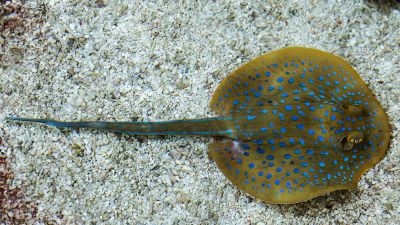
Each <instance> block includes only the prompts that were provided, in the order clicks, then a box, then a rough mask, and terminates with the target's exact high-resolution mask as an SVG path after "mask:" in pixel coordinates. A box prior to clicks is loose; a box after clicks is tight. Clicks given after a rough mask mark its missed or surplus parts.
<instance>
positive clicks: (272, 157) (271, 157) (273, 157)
mask: <svg viewBox="0 0 400 225" xmlns="http://www.w3.org/2000/svg"><path fill="white" fill-rule="evenodd" d="M267 159H268V160H274V159H275V156H273V155H267Z"/></svg>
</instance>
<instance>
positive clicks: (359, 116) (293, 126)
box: [209, 47, 390, 204]
mask: <svg viewBox="0 0 400 225" xmlns="http://www.w3.org/2000/svg"><path fill="white" fill-rule="evenodd" d="M211 107H212V109H213V110H215V111H216V112H218V113H219V114H221V115H223V116H225V117H228V118H231V119H230V120H229V124H228V128H229V129H231V130H232V137H231V139H223V140H216V142H215V143H213V144H211V145H210V152H209V155H210V156H211V157H212V158H213V159H214V160H215V161H216V163H217V165H218V167H219V169H220V170H221V171H222V173H223V174H224V175H225V176H226V177H227V178H228V179H229V180H230V181H231V182H232V183H233V184H235V185H236V186H238V187H239V188H240V189H242V190H244V191H245V192H247V193H249V194H250V195H252V196H255V197H256V198H259V199H262V200H264V201H266V202H271V203H282V204H285V203H296V202H301V201H306V200H308V199H311V198H314V197H317V196H320V195H324V194H326V193H328V192H332V191H335V190H340V189H354V188H356V187H357V183H358V181H359V179H360V176H361V175H362V174H363V173H364V172H365V171H366V170H368V169H370V168H371V167H373V166H374V165H375V164H377V163H378V162H379V161H381V160H382V158H383V157H384V156H385V154H386V152H387V149H388V145H389V137H390V131H389V123H388V119H387V115H386V113H385V112H384V110H383V109H382V107H381V105H380V104H379V102H378V101H377V100H376V99H375V97H374V95H373V94H372V93H371V91H370V90H369V89H368V87H367V86H366V84H365V83H364V81H363V80H362V79H361V77H360V76H359V75H358V74H357V72H356V71H355V70H354V69H353V68H352V67H351V66H350V65H349V64H348V63H347V62H346V61H344V60H343V59H342V58H340V57H338V56H335V55H332V54H330V53H326V52H323V51H320V50H316V49H311V48H303V47H288V48H283V49H280V50H277V51H273V52H271V53H268V54H265V55H262V56H260V57H257V58H255V59H253V60H251V61H250V62H248V63H247V64H245V65H243V66H242V67H240V68H239V69H237V70H236V71H234V72H233V73H231V74H230V75H229V76H228V77H226V78H225V79H224V80H223V82H222V83H221V84H220V85H219V86H218V88H217V90H216V91H215V94H214V95H213V98H212V100H211Z"/></svg>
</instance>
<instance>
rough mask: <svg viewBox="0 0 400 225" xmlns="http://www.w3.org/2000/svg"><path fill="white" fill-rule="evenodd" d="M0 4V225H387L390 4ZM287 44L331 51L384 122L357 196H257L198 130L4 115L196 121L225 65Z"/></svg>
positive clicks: (399, 202) (396, 205)
mask: <svg viewBox="0 0 400 225" xmlns="http://www.w3.org/2000/svg"><path fill="white" fill-rule="evenodd" d="M0 4H1V6H0V60H1V61H0V118H1V120H0V135H1V139H0V140H2V141H1V154H2V162H3V163H4V162H6V161H7V162H8V168H9V172H8V174H9V175H7V176H8V178H7V179H6V180H7V185H6V186H7V187H6V188H5V187H2V188H0V190H1V191H3V193H1V195H0V200H1V201H2V206H1V207H2V210H1V214H0V215H1V217H0V218H1V220H3V222H5V223H13V222H16V221H17V222H26V223H33V222H42V223H64V224H80V223H87V224H89V223H96V224H98V223H107V224H353V223H354V224H400V216H399V215H400V179H399V176H400V166H399V165H400V144H399V127H400V114H399V111H400V104H399V102H400V54H399V52H400V11H399V5H400V3H396V1H372V0H364V1H363V0H358V1H333V0H325V1H314V0H301V1H300V0H292V1H280V0H276V1H263V0H260V1H238V0H233V1H196V0H190V1H189V0H188V1H123V0H121V1H112V0H109V1H108V0H97V1H89V0H88V1H75V0H74V1H61V0H51V1H41V0H35V1H21V0H19V1H16V0H15V1H12V2H10V1H4V0H3V1H0ZM288 45H300V46H307V47H314V48H318V49H322V50H325V51H328V52H332V53H334V54H337V55H340V56H342V57H343V58H345V59H346V60H347V61H349V62H350V64H351V65H353V66H354V67H355V69H356V70H357V71H358V72H359V73H360V75H361V77H362V78H363V79H364V80H365V82H366V83H367V85H368V86H369V87H370V89H371V90H372V91H373V92H374V93H375V95H376V97H377V98H378V100H379V101H380V102H381V104H382V106H383V108H384V109H385V110H386V112H387V113H388V115H389V117H390V121H391V124H392V126H393V139H392V142H391V145H390V150H389V152H388V154H387V156H386V157H385V158H384V159H383V161H382V162H381V163H379V164H378V165H377V166H375V167H374V168H373V169H371V170H370V171H368V172H367V173H366V174H365V175H363V176H362V178H361V181H360V183H359V187H358V190H355V191H351V192H350V191H341V192H335V193H332V194H329V195H327V196H323V197H319V198H317V199H314V200H311V201H308V202H305V203H301V204H295V205H272V204H266V203H263V202H261V201H259V200H255V199H253V198H252V197H249V196H248V195H247V194H245V193H244V192H242V191H239V190H238V189H237V188H236V187H234V186H233V185H232V184H231V183H230V182H229V181H228V180H227V179H226V178H225V177H224V176H223V175H222V174H221V173H220V171H219V170H218V169H217V167H216V166H215V164H214V163H213V162H211V161H210V160H208V158H207V143H209V142H210V141H211V138H197V137H161V138H158V137H139V136H127V135H120V134H115V133H107V132H100V131H92V130H66V129H56V128H50V127H45V126H40V125H32V124H15V123H8V122H6V121H5V120H4V117H6V116H24V117H44V118H55V119H60V120H138V121H150V120H166V119H176V118H195V117H205V116H211V115H212V113H211V112H210V110H209V107H208V102H209V100H210V98H211V95H212V93H213V91H214V90H215V88H216V87H217V85H218V83H219V82H220V81H221V80H222V79H223V78H224V77H225V76H227V74H229V73H230V72H231V71H232V70H234V69H235V68H237V67H239V66H240V65H242V64H243V63H244V62H247V61H249V60H250V59H251V58H253V57H256V56H258V55H261V54H263V53H265V52H268V51H270V50H274V49H279V48H282V47H284V46H288ZM12 174H13V175H12ZM2 177H3V178H2V179H3V180H5V178H4V177H5V173H4V171H3V174H2ZM2 185H4V184H2ZM6 190H14V192H12V191H8V192H7V193H6ZM15 190H17V191H15ZM17 192H18V196H17V195H16V194H15V193H17ZM13 193H14V195H13ZM14 198H15V199H18V204H14V203H15V201H16V200H15V199H14ZM13 199H14V200H13ZM21 199H22V200H21ZM6 203H7V204H6ZM13 204H14V205H13ZM26 205H28V206H26ZM24 207H25V208H24ZM27 208H28V209H27ZM21 210H22V211H21ZM17 217H18V218H17Z"/></svg>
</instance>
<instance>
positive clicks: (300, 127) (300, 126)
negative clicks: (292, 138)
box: [296, 123, 304, 130]
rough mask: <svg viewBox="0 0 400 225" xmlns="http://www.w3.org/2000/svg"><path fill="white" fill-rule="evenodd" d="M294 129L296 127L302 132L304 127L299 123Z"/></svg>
mask: <svg viewBox="0 0 400 225" xmlns="http://www.w3.org/2000/svg"><path fill="white" fill-rule="evenodd" d="M296 127H297V129H299V130H304V125H303V124H301V123H299V124H297V125H296Z"/></svg>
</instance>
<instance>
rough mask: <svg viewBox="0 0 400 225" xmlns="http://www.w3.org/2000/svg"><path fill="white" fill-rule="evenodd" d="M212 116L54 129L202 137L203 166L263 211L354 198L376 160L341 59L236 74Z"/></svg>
mask: <svg viewBox="0 0 400 225" xmlns="http://www.w3.org/2000/svg"><path fill="white" fill-rule="evenodd" d="M210 105H211V107H212V109H213V110H215V111H216V112H217V113H218V114H219V115H220V117H217V118H205V119H194V120H175V121H164V122H60V121H54V120H46V119H30V118H9V119H10V120H17V121H30V122H40V123H44V124H47V125H52V126H57V127H72V128H82V127H87V128H96V129H105V130H112V131H117V132H124V133H129V134H134V135H212V136H217V138H216V139H215V141H214V142H213V143H212V144H210V145H209V157H210V158H211V159H213V160H215V162H216V164H217V166H218V167H219V169H220V170H221V171H222V173H223V174H224V175H225V176H226V177H227V178H228V179H229V180H230V181H231V182H232V183H233V184H235V185H236V186H237V187H239V188H240V189H242V190H244V191H245V192H247V193H249V194H250V195H252V196H254V197H256V198H259V199H261V200H263V201H266V202H270V203H279V204H288V203H296V202H302V201H306V200H308V199H311V198H314V197H317V196H321V195H324V194H326V193H329V192H332V191H335V190H341V189H354V188H356V187H357V183H358V181H359V179H360V176H361V175H362V174H363V173H364V172H365V171H366V170H368V169H370V168H371V167H373V166H374V165H375V164H377V163H378V162H379V161H381V160H382V158H383V157H384V156H385V154H386V152H387V149H388V145H389V137H390V132H389V123H388V119H387V116H386V114H385V112H384V111H383V109H382V107H381V105H380V104H379V102H378V101H377V100H376V99H375V97H374V95H373V94H372V93H371V92H370V90H369V89H368V87H367V86H366V84H365V83H364V81H363V80H362V79H361V78H360V76H359V75H358V74H357V72H356V71H355V70H354V69H353V68H352V67H351V66H350V65H349V64H348V63H347V62H346V61H344V60H343V59H342V58H340V57H338V56H335V55H332V54H330V53H326V52H323V51H320V50H316V49H310V48H303V47H287V48H283V49H280V50H277V51H273V52H271V53H268V54H265V55H262V56H259V57H257V58H255V59H253V60H251V61H250V62H248V63H247V64H245V65H243V66H242V67H240V68H239V69H237V70H236V71H234V72H233V73H231V74H230V75H229V76H228V77H226V78H225V79H224V80H223V82H222V83H221V84H220V85H219V86H218V88H217V90H216V91H215V93H214V95H213V97H212V100H211V104H210Z"/></svg>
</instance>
